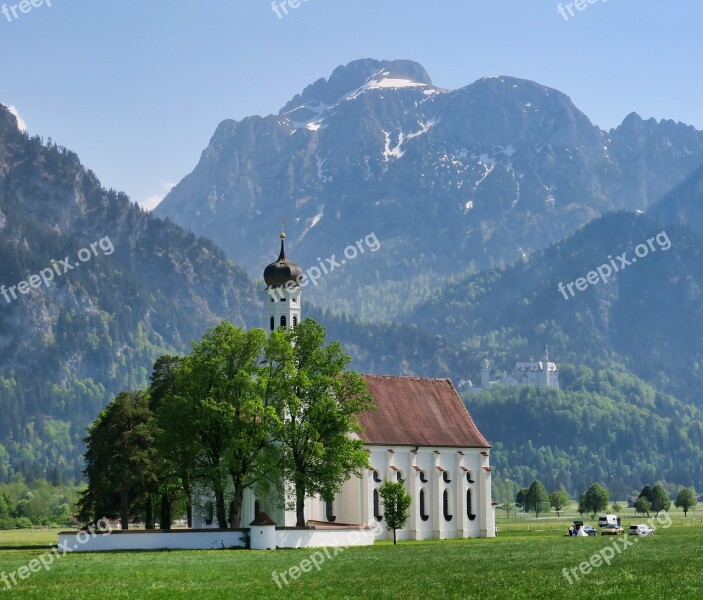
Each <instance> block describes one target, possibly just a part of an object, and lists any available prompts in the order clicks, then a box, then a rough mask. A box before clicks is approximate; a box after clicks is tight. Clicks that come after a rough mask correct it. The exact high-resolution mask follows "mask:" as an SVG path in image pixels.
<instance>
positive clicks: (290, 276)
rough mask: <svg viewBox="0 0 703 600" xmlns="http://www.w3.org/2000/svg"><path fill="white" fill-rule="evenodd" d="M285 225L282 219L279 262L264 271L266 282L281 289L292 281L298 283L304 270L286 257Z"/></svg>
mask: <svg viewBox="0 0 703 600" xmlns="http://www.w3.org/2000/svg"><path fill="white" fill-rule="evenodd" d="M285 224H286V221H285V219H281V233H280V238H281V253H280V254H279V255H278V260H277V261H276V262H274V263H271V264H270V265H269V266H268V267H266V269H265V270H264V281H266V285H267V286H269V287H280V286H283V285H285V284H286V283H288V282H291V281H292V282H295V283H298V282H299V280H300V278H301V277H302V276H303V270H302V269H301V268H300V267H299V266H298V265H296V264H295V263H292V262H290V261H289V260H288V257H287V256H286V246H285V242H284V240H285V239H286V234H285V231H283V228H284V226H285Z"/></svg>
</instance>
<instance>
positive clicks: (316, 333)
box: [267, 319, 373, 527]
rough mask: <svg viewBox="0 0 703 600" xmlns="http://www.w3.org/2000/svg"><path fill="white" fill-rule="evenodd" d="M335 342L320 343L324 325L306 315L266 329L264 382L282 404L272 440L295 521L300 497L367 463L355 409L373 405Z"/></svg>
mask: <svg viewBox="0 0 703 600" xmlns="http://www.w3.org/2000/svg"><path fill="white" fill-rule="evenodd" d="M350 360H351V359H350V357H349V355H348V354H346V353H345V352H344V351H343V349H342V347H341V345H340V344H339V343H338V342H331V343H330V344H329V345H327V346H325V329H324V327H322V326H321V325H319V324H318V323H316V322H315V321H314V320H312V319H305V320H304V321H302V322H301V323H300V325H298V326H297V327H295V328H292V329H282V330H279V331H277V332H274V333H272V334H271V338H270V340H269V345H268V351H267V361H268V365H269V369H270V370H271V374H270V376H269V378H268V379H269V384H270V386H271V387H272V388H275V396H276V397H277V398H278V399H279V401H280V405H281V407H282V410H283V413H282V415H283V423H282V425H281V428H280V433H279V435H278V440H279V441H280V444H281V450H282V452H283V460H282V465H283V469H284V473H285V477H286V480H287V481H289V482H291V484H292V487H293V491H294V494H295V499H294V501H295V511H296V521H297V525H298V526H299V527H302V526H304V525H305V514H304V506H305V499H306V498H308V497H311V496H314V495H315V494H320V495H321V496H322V497H323V498H325V499H331V498H333V497H334V495H335V494H336V493H337V492H339V490H340V489H341V486H342V484H343V483H344V481H346V480H347V479H348V478H349V477H350V476H351V475H357V476H360V475H361V472H362V470H363V469H364V468H366V467H367V466H368V453H367V451H366V449H365V448H364V442H363V440H361V439H359V438H358V437H357V436H354V435H353V434H354V433H359V432H360V430H361V427H360V424H359V421H358V418H357V417H358V414H359V413H360V412H362V411H364V410H367V409H370V408H372V407H373V399H372V398H371V397H370V396H369V394H368V393H367V390H366V383H365V382H364V380H363V379H362V378H361V377H360V376H359V374H358V373H356V372H354V371H348V370H347V365H348V364H349V362H350Z"/></svg>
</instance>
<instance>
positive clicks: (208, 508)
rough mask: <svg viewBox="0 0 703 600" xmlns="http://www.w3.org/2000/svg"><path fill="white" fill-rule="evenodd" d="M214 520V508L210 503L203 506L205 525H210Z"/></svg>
mask: <svg viewBox="0 0 703 600" xmlns="http://www.w3.org/2000/svg"><path fill="white" fill-rule="evenodd" d="M214 519H215V507H214V505H213V504H212V502H208V503H207V504H206V505H205V525H212V522H213V520H214Z"/></svg>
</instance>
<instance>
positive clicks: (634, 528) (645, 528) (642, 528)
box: [628, 523, 654, 535]
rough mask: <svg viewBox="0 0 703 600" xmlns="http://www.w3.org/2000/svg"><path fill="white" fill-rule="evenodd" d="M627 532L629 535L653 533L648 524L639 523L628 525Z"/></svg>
mask: <svg viewBox="0 0 703 600" xmlns="http://www.w3.org/2000/svg"><path fill="white" fill-rule="evenodd" d="M628 533H629V534H630V535H654V529H652V528H651V527H650V526H649V525H645V524H643V523H640V524H639V525H630V529H629V531H628Z"/></svg>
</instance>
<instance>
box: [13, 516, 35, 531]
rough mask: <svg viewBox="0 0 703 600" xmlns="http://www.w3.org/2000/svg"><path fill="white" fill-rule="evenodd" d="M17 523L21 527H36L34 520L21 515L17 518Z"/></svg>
mask: <svg viewBox="0 0 703 600" xmlns="http://www.w3.org/2000/svg"><path fill="white" fill-rule="evenodd" d="M16 524H17V527H18V528H19V529H31V528H32V527H34V525H33V524H32V522H31V521H30V520H29V519H28V518H27V517H20V518H19V519H17V521H16Z"/></svg>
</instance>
